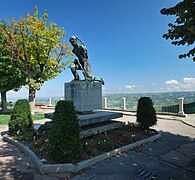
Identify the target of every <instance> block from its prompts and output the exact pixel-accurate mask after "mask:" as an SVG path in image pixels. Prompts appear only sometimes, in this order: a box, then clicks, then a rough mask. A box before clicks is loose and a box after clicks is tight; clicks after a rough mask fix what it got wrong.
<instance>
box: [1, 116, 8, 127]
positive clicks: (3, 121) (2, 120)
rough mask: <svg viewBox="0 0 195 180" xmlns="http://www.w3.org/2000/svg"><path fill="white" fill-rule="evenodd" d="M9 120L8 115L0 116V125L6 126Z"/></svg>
mask: <svg viewBox="0 0 195 180" xmlns="http://www.w3.org/2000/svg"><path fill="white" fill-rule="evenodd" d="M9 119H10V115H9V114H1V115H0V125H7V124H8V122H9Z"/></svg>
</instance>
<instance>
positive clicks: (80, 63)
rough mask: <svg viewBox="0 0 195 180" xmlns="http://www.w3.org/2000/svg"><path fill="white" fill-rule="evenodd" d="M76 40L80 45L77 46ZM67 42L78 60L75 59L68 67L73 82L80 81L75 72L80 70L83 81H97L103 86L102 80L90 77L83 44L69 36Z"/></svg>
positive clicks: (86, 54) (75, 37) (86, 53)
mask: <svg viewBox="0 0 195 180" xmlns="http://www.w3.org/2000/svg"><path fill="white" fill-rule="evenodd" d="M78 40H79V41H80V42H81V44H78V42H77V41H78ZM69 41H70V43H71V45H72V46H73V50H72V52H73V53H74V54H75V55H76V56H77V57H78V59H75V60H74V62H73V63H72V64H71V65H70V69H71V72H72V74H73V76H74V80H80V77H79V74H78V73H77V70H81V71H82V73H83V75H84V78H85V80H88V81H99V82H101V83H102V84H103V85H104V81H103V79H102V78H99V77H94V76H91V67H90V63H89V59H88V52H87V48H86V46H85V44H84V42H83V41H82V40H80V39H79V38H78V37H77V36H71V37H70V39H69Z"/></svg>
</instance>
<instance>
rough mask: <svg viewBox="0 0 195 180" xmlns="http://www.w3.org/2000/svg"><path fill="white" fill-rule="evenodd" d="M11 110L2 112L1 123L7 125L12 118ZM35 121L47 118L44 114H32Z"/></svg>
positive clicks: (0, 115) (0, 113)
mask: <svg viewBox="0 0 195 180" xmlns="http://www.w3.org/2000/svg"><path fill="white" fill-rule="evenodd" d="M10 114H11V112H6V113H2V112H0V125H7V124H8V122H9V119H10ZM32 118H33V120H34V121H36V120H41V119H45V117H44V114H34V115H32Z"/></svg>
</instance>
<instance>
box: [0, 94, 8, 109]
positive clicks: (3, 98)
mask: <svg viewBox="0 0 195 180" xmlns="http://www.w3.org/2000/svg"><path fill="white" fill-rule="evenodd" d="M1 108H2V112H7V97H6V91H4V92H1Z"/></svg>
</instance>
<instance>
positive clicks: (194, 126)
mask: <svg viewBox="0 0 195 180" xmlns="http://www.w3.org/2000/svg"><path fill="white" fill-rule="evenodd" d="M181 122H182V123H184V124H185V125H188V126H191V127H193V128H195V125H192V124H190V123H188V122H186V121H184V120H181Z"/></svg>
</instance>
